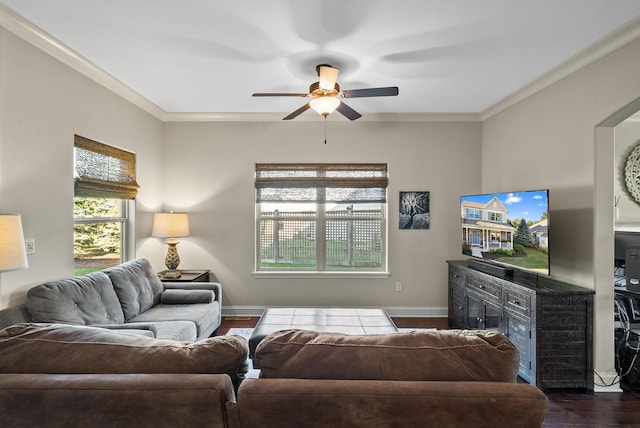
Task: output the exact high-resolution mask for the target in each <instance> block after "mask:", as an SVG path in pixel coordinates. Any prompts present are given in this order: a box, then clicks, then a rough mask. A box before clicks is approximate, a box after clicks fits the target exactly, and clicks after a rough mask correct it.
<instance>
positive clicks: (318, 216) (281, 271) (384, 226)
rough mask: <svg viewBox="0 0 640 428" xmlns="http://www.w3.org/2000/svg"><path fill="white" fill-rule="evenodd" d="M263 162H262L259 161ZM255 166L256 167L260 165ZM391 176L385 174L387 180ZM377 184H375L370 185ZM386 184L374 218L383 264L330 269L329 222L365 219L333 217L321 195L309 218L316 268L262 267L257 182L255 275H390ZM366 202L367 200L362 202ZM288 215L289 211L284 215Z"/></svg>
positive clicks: (386, 276) (271, 276)
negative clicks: (328, 264)
mask: <svg viewBox="0 0 640 428" xmlns="http://www.w3.org/2000/svg"><path fill="white" fill-rule="evenodd" d="M258 165H260V164H258ZM258 165H256V169H257V168H258ZM268 165H289V164H268ZM290 165H299V164H290ZM306 165H319V166H321V165H326V166H336V165H354V166H359V165H366V164H306ZM384 165H385V173H386V164H384ZM387 176H388V175H385V180H387V179H386V177H387ZM305 180H308V178H302V180H301V181H302V182H304V181H305ZM311 181H313V182H315V181H316V180H315V179H311ZM307 187H310V188H314V189H316V190H318V191H320V192H322V190H323V189H324V188H323V187H322V186H309V185H307ZM371 187H376V186H371ZM387 187H388V186H387V184H386V181H385V184H384V186H383V188H384V195H385V200H384V201H381V202H379V203H380V206H381V210H380V216H379V217H377V218H375V220H376V221H377V220H379V221H380V240H381V245H380V265H381V266H380V267H375V268H372V267H354V268H347V269H339V268H331V267H327V265H326V251H327V239H326V227H327V224H328V222H330V221H335V220H355V219H358V220H362V217H356V216H352V217H339V218H335V217H331V216H328V215H327V210H326V208H327V205H326V204H327V202H326V201H325V200H324V197H322V196H320V197H318V199H319V201H317V202H316V204H315V211H314V213H315V215H314V216H313V217H311V218H310V219H313V221H314V224H315V236H316V239H315V245H316V247H315V250H316V257H315V262H316V266H315V268H311V269H290V268H279V267H267V268H265V267H262V266H260V264H261V258H260V257H261V212H262V210H261V203H262V201H260V200H259V199H258V197H257V193H258V185H257V183H256V186H255V189H254V191H255V193H256V199H255V200H254V206H255V213H254V215H255V224H254V227H255V229H254V242H255V254H254V271H253V276H254V277H256V278H278V277H280V278H327V277H332V278H354V277H358V278H374V277H376V278H380V277H382V278H388V277H389V276H390V273H389V269H388V228H389V221H388V201H387V200H386V195H387V194H388V191H387ZM361 202H366V201H361ZM285 216H286V214H285ZM319 236H322V237H323V239H317V237H319Z"/></svg>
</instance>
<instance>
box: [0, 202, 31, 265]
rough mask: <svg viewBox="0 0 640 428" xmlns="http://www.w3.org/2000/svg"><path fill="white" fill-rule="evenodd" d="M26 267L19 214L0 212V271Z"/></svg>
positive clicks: (25, 254)
mask: <svg viewBox="0 0 640 428" xmlns="http://www.w3.org/2000/svg"><path fill="white" fill-rule="evenodd" d="M28 267H29V263H28V261H27V252H26V250H25V248H24V235H23V233H22V219H21V217H20V214H0V271H5V270H14V269H24V268H28Z"/></svg>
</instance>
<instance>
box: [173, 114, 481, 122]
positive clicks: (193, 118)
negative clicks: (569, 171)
mask: <svg viewBox="0 0 640 428" xmlns="http://www.w3.org/2000/svg"><path fill="white" fill-rule="evenodd" d="M287 114H288V113H286V112H283V113H166V114H165V115H164V117H163V120H164V121H165V122H280V121H282V118H283V117H285V116H286V115H287ZM328 120H329V121H333V122H336V121H340V122H348V119H346V118H344V117H343V116H341V115H339V114H332V115H330V116H329V119H328ZM295 121H296V122H323V121H324V118H323V117H322V116H321V115H319V114H305V115H301V116H298V117H296V119H295ZM358 122H480V114H478V113H363V114H362V117H361V118H360V119H358Z"/></svg>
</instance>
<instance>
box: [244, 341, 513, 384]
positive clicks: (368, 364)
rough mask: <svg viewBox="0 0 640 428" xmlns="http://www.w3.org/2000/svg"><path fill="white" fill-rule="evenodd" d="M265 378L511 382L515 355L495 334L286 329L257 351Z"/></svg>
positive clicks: (264, 343) (509, 342)
mask: <svg viewBox="0 0 640 428" xmlns="http://www.w3.org/2000/svg"><path fill="white" fill-rule="evenodd" d="M256 358H257V362H258V365H259V366H260V369H261V377H265V378H298V379H356V380H364V379H370V380H371V379H378V380H433V381H463V380H472V381H498V382H515V381H516V378H517V375H518V361H519V353H518V349H517V348H516V347H515V345H514V344H513V343H512V342H511V341H509V339H507V338H506V337H505V336H503V335H502V334H500V333H498V332H495V331H489V330H487V331H485V330H482V331H479V330H477V331H469V330H438V331H417V332H411V333H406V332H402V333H390V334H383V335H357V336H356V335H345V334H339V333H319V332H315V331H309V330H288V331H282V332H277V333H274V334H272V335H270V336H267V337H266V338H265V339H264V340H263V341H262V342H260V344H259V345H258V347H257V349H256Z"/></svg>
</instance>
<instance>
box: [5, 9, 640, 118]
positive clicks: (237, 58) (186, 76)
mask: <svg viewBox="0 0 640 428" xmlns="http://www.w3.org/2000/svg"><path fill="white" fill-rule="evenodd" d="M0 4H4V5H5V6H7V7H8V8H10V9H12V10H13V11H14V12H16V13H17V14H19V15H21V16H22V17H24V18H25V19H26V20H27V21H29V22H30V23H32V24H33V25H35V26H36V27H39V29H41V30H43V31H44V32H46V33H48V34H49V35H50V36H51V37H52V38H53V39H56V40H57V41H60V42H62V43H64V44H65V45H67V46H68V47H69V48H71V49H72V50H73V51H75V52H77V53H79V54H80V55H81V56H82V57H84V58H86V59H87V60H89V61H90V62H92V63H93V64H95V65H97V66H98V67H99V68H100V69H102V70H104V71H105V72H106V73H108V74H110V75H111V76H113V77H115V78H116V79H118V80H119V81H121V82H122V83H124V84H125V85H127V86H128V87H130V88H131V89H133V90H134V91H135V92H137V93H139V94H140V95H142V96H143V97H145V98H146V99H148V100H149V101H151V102H152V103H154V104H155V105H157V106H158V107H160V109H162V110H164V111H165V112H168V113H184V112H197V113H221V112H226V113H282V114H283V115H284V114H287V113H289V112H291V111H293V110H295V109H297V108H298V107H300V106H301V105H302V104H304V103H305V102H306V100H304V99H302V98H290V97H287V98H253V97H251V94H252V93H253V92H306V91H307V89H308V86H309V84H311V83H312V82H314V81H316V80H317V76H316V74H315V65H316V64H320V63H329V64H331V65H333V66H335V67H338V68H340V76H339V78H338V82H339V83H340V85H341V87H342V89H343V90H344V89H360V88H365V87H380V86H398V87H399V88H400V95H399V96H397V97H383V98H358V99H350V100H348V104H349V105H350V106H351V107H353V108H354V109H356V110H358V111H359V112H361V113H363V114H364V115H366V114H367V113H374V112H377V113H482V112H485V111H487V110H488V109H491V108H492V107H493V106H495V105H496V104H497V103H499V102H501V101H502V100H504V99H506V98H507V97H509V96H511V95H512V94H514V93H516V92H517V91H520V90H522V89H523V88H525V87H527V86H531V84H532V82H535V81H537V80H539V79H540V78H541V76H545V75H549V74H550V73H552V72H553V70H554V69H555V70H557V69H558V68H557V67H559V66H562V65H563V64H565V65H566V64H567V61H568V60H571V59H574V60H575V59H576V58H577V56H578V57H579V56H584V54H585V52H589V51H591V50H593V48H594V44H595V43H596V42H599V41H600V43H599V44H598V45H596V46H600V45H602V40H601V39H603V38H604V37H605V36H606V37H608V38H611V37H612V34H618V33H620V30H619V28H620V27H622V26H625V25H626V27H624V28H635V27H637V25H636V24H637V23H638V19H637V18H638V17H639V16H640V0H395V1H389V0H316V1H307V0H270V1H265V0H234V1H212V0H0ZM0 12H3V13H11V11H10V10H6V8H3V10H1V11H0ZM27 24H28V25H31V24H29V23H27ZM617 29H618V30H617ZM615 30H617V32H614V31H615ZM612 32H614V33H612ZM47 37H48V36H47ZM311 114H315V113H313V112H307V113H305V114H304V115H311Z"/></svg>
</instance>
